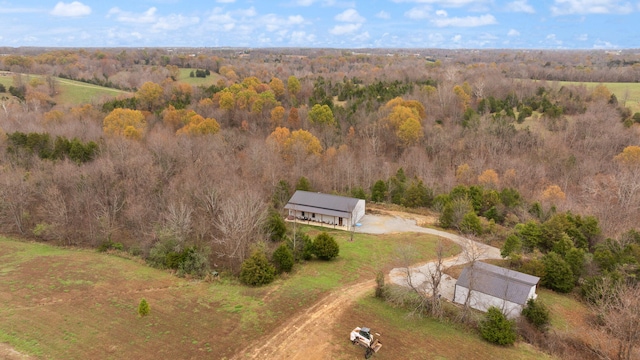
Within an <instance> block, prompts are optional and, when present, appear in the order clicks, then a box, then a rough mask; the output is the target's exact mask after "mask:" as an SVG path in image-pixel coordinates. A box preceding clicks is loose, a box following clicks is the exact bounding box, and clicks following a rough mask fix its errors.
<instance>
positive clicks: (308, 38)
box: [290, 31, 316, 44]
mask: <svg viewBox="0 0 640 360" xmlns="http://www.w3.org/2000/svg"><path fill="white" fill-rule="evenodd" d="M290 39H291V42H292V43H294V44H309V43H313V42H314V41H316V36H315V35H314V34H307V33H306V32H304V31H293V32H292V33H291V38H290Z"/></svg>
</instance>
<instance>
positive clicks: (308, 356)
mask: <svg viewBox="0 0 640 360" xmlns="http://www.w3.org/2000/svg"><path fill="white" fill-rule="evenodd" d="M365 218H368V219H367V220H368V222H370V224H371V226H369V227H368V226H367V224H366V222H364V221H363V223H364V225H363V227H362V229H359V230H358V231H359V232H371V233H384V232H398V229H402V231H405V232H424V233H430V234H433V235H438V236H442V237H445V238H448V239H450V240H452V241H454V242H456V243H458V244H459V245H460V246H461V247H463V248H464V247H465V246H469V245H471V246H473V247H482V248H483V249H484V251H485V254H484V257H483V258H490V257H495V256H496V254H498V256H499V250H498V249H496V248H493V247H490V246H487V245H484V244H479V243H476V242H474V241H471V240H468V239H465V238H463V237H461V236H458V235H454V234H450V233H447V232H444V231H438V230H433V229H425V228H423V227H420V226H417V225H416V220H418V219H415V218H414V217H411V218H409V219H407V218H405V217H404V216H399V214H398V213H394V214H391V215H382V216H371V215H369V216H367V217H365ZM371 222H373V223H375V225H374V224H373V223H371ZM398 225H400V226H398ZM450 261H452V262H454V261H458V257H456V258H455V259H451V260H450ZM428 264H430V263H426V264H421V266H428ZM393 275H394V274H393V272H392V281H393ZM395 280H396V281H394V282H396V283H402V282H401V281H400V280H399V279H395ZM374 287H375V281H374V280H368V281H365V282H361V283H357V284H354V285H349V286H347V287H344V288H341V289H336V290H335V291H334V292H332V293H331V294H329V295H327V296H325V297H324V298H322V299H321V300H320V301H318V302H317V303H316V304H314V305H313V306H311V307H309V308H308V309H307V310H306V311H304V312H302V313H301V314H298V315H297V316H295V317H294V318H292V319H290V320H289V321H287V322H286V323H285V324H283V325H282V326H280V328H278V329H277V330H276V331H275V332H274V333H273V334H270V335H269V336H267V337H266V338H262V339H259V340H257V341H254V342H253V343H252V344H249V345H248V346H247V347H246V348H245V349H244V350H242V351H241V352H239V353H238V354H236V355H235V356H234V357H233V358H232V360H244V359H288V360H303V359H304V360H325V359H326V360H329V359H333V358H334V356H332V355H333V354H332V349H331V347H332V343H333V342H334V340H335V341H340V340H339V339H341V338H342V339H343V340H344V341H348V335H349V334H347V333H345V334H334V333H333V331H332V330H333V329H334V324H335V323H336V321H337V319H339V318H340V317H341V315H342V314H343V313H344V311H346V310H347V309H349V308H350V307H351V306H352V305H353V304H354V303H355V301H356V300H357V299H359V298H361V297H362V296H364V295H365V294H366V293H367V292H369V291H373V289H374ZM336 339H337V340H336Z"/></svg>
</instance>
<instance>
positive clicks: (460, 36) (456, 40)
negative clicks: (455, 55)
mask: <svg viewBox="0 0 640 360" xmlns="http://www.w3.org/2000/svg"><path fill="white" fill-rule="evenodd" d="M460 40H462V35H460V34H458V35H456V36H454V37H452V38H451V41H453V42H460Z"/></svg>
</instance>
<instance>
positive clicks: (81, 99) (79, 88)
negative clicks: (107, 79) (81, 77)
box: [55, 78, 130, 105]
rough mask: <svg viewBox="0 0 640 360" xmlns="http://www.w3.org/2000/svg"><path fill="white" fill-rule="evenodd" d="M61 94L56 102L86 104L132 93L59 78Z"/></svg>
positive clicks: (56, 98)
mask: <svg viewBox="0 0 640 360" xmlns="http://www.w3.org/2000/svg"><path fill="white" fill-rule="evenodd" d="M57 80H58V83H59V84H60V89H61V91H60V94H59V95H57V96H56V97H55V100H56V102H58V103H62V104H74V105H75V104H85V103H91V102H92V101H94V100H98V101H99V100H101V99H104V98H113V97H116V96H118V95H123V94H130V92H128V91H123V90H118V89H112V88H107V87H103V86H98V85H93V84H87V83H83V82H80V81H73V80H68V79H60V78H58V79H57Z"/></svg>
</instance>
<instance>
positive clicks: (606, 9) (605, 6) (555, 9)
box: [551, 0, 634, 16]
mask: <svg viewBox="0 0 640 360" xmlns="http://www.w3.org/2000/svg"><path fill="white" fill-rule="evenodd" d="M554 4H555V5H554V6H551V14H552V15H554V16H560V15H573V14H581V15H584V14H629V13H631V12H633V10H634V9H633V5H631V4H630V3H628V2H623V1H620V0H555V1H554Z"/></svg>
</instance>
